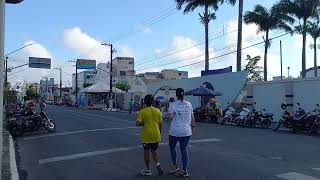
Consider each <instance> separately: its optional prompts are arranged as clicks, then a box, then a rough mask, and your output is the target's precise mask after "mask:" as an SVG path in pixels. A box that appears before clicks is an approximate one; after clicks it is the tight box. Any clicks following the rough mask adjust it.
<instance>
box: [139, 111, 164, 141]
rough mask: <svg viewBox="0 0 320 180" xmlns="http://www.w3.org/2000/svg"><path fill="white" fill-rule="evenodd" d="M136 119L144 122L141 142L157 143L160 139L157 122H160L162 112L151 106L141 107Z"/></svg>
mask: <svg viewBox="0 0 320 180" xmlns="http://www.w3.org/2000/svg"><path fill="white" fill-rule="evenodd" d="M137 121H138V122H143V123H144V126H143V127H142V132H141V141H142V143H159V142H160V141H161V135H160V130H159V124H162V114H161V112H160V110H159V109H157V108H155V107H153V106H150V107H146V108H143V109H141V110H140V112H139V114H138V117H137Z"/></svg>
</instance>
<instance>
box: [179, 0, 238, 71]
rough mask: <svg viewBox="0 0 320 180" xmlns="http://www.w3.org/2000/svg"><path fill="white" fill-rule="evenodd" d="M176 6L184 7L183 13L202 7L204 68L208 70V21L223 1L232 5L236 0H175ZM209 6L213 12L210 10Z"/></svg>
mask: <svg viewBox="0 0 320 180" xmlns="http://www.w3.org/2000/svg"><path fill="white" fill-rule="evenodd" d="M175 1H176V3H177V8H178V9H179V10H181V9H182V7H183V6H185V7H184V13H188V12H191V11H194V10H195V9H196V8H198V7H204V12H203V14H200V13H199V16H200V20H201V22H202V23H203V24H204V28H205V70H206V71H208V70H209V23H210V21H211V20H214V19H216V15H215V13H214V12H215V11H217V10H218V8H219V6H220V5H221V4H223V3H224V2H228V3H230V4H232V5H234V4H235V3H236V0H175ZM209 8H211V9H212V10H213V11H214V12H210V11H209Z"/></svg>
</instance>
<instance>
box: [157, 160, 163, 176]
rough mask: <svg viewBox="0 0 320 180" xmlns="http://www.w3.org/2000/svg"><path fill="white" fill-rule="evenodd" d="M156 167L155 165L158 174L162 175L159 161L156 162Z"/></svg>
mask: <svg viewBox="0 0 320 180" xmlns="http://www.w3.org/2000/svg"><path fill="white" fill-rule="evenodd" d="M156 167H157V170H158V175H159V176H162V175H163V170H162V168H161V166H160V163H157V165H156Z"/></svg>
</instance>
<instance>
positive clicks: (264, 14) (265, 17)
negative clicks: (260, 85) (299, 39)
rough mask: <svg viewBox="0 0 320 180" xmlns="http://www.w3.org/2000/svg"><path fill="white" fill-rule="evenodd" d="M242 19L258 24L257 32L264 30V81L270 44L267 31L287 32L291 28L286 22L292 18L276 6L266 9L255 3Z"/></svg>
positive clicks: (292, 20)
mask: <svg viewBox="0 0 320 180" xmlns="http://www.w3.org/2000/svg"><path fill="white" fill-rule="evenodd" d="M244 21H245V23H247V24H256V25H257V26H258V32H265V37H264V41H265V46H264V47H265V48H264V81H267V75H268V68H267V54H268V48H269V47H270V45H271V42H270V39H269V33H270V31H272V30H275V29H283V30H285V31H287V32H292V29H291V28H290V26H289V25H288V24H287V23H290V24H292V23H294V19H293V18H292V17H290V16H289V15H286V14H283V13H281V12H279V11H278V9H277V8H276V6H273V7H271V9H270V10H268V9H266V8H265V7H263V6H261V5H256V6H255V7H254V9H253V11H247V12H246V13H245V14H244Z"/></svg>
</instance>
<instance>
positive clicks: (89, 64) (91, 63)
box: [77, 59, 96, 69]
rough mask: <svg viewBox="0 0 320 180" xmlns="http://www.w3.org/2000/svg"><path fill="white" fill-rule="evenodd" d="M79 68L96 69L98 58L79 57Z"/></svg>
mask: <svg viewBox="0 0 320 180" xmlns="http://www.w3.org/2000/svg"><path fill="white" fill-rule="evenodd" d="M77 68H78V69H96V60H88V59H78V60H77Z"/></svg>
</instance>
